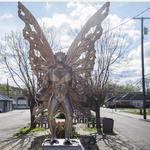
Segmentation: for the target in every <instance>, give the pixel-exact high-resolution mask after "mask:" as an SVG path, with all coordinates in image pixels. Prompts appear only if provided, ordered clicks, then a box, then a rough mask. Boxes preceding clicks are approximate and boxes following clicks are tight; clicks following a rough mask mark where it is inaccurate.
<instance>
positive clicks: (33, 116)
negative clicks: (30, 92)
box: [30, 99, 36, 129]
mask: <svg viewBox="0 0 150 150" xmlns="http://www.w3.org/2000/svg"><path fill="white" fill-rule="evenodd" d="M34 105H35V103H34V100H33V99H32V100H31V101H30V115H31V117H30V119H31V120H30V122H31V126H30V128H31V129H33V128H35V127H36V123H35V115H34V114H33V108H34Z"/></svg>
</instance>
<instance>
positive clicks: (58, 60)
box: [55, 52, 66, 63]
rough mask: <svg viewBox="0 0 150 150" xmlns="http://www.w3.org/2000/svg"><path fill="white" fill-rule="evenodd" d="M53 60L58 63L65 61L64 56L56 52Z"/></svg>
mask: <svg viewBox="0 0 150 150" xmlns="http://www.w3.org/2000/svg"><path fill="white" fill-rule="evenodd" d="M55 59H56V62H58V63H64V62H65V60H66V54H65V53H63V52H58V53H56V54H55Z"/></svg>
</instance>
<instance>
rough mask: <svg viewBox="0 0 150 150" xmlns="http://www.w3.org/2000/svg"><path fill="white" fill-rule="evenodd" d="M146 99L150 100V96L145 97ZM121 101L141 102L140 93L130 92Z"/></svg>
mask: <svg viewBox="0 0 150 150" xmlns="http://www.w3.org/2000/svg"><path fill="white" fill-rule="evenodd" d="M146 99H147V100H150V96H149V95H146ZM121 100H143V93H142V92H132V93H128V94H126V95H124V96H123V97H122V98H121Z"/></svg>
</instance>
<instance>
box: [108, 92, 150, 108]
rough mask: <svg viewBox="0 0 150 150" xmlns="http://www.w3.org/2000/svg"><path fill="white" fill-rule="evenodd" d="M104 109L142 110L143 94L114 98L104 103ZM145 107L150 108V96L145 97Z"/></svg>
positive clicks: (130, 94)
mask: <svg viewBox="0 0 150 150" xmlns="http://www.w3.org/2000/svg"><path fill="white" fill-rule="evenodd" d="M105 106H106V107H110V108H114V107H118V108H119V107H120V108H131V107H133V108H142V107H143V93H142V92H131V93H128V94H125V95H123V96H116V97H112V98H109V99H108V100H107V101H106V102H105ZM146 107H150V95H146Z"/></svg>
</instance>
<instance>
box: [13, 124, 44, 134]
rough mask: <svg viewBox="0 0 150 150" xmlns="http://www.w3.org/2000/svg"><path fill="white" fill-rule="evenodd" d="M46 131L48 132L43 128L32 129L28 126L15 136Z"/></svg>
mask: <svg viewBox="0 0 150 150" xmlns="http://www.w3.org/2000/svg"><path fill="white" fill-rule="evenodd" d="M45 130H46V129H45V128H41V127H37V128H34V129H30V127H29V126H26V127H23V128H20V129H19V131H18V132H17V133H15V134H14V136H21V135H25V134H28V133H29V132H38V131H45Z"/></svg>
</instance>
